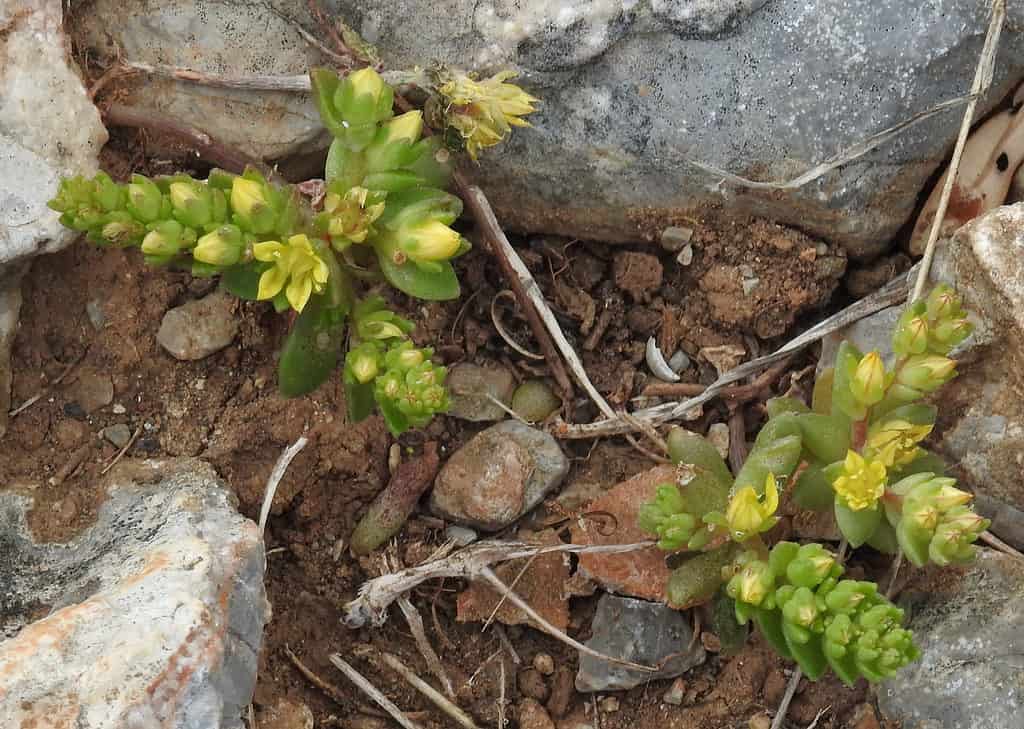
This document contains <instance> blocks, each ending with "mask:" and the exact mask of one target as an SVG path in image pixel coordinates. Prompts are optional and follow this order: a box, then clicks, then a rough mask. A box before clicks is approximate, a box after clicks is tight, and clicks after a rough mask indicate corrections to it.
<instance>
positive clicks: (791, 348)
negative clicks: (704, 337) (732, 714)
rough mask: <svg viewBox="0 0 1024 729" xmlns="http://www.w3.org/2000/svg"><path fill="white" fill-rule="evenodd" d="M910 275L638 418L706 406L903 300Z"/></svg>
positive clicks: (561, 434)
mask: <svg viewBox="0 0 1024 729" xmlns="http://www.w3.org/2000/svg"><path fill="white" fill-rule="evenodd" d="M908 275H909V274H908ZM909 288H910V287H909V284H908V283H907V276H898V277H897V278H895V279H893V280H892V281H890V282H889V283H888V284H886V285H885V286H883V287H882V288H881V289H879V290H878V291H875V292H874V293H872V294H871V295H869V296H865V297H864V298H863V299H861V300H859V301H857V302H855V303H853V304H851V305H850V306H848V307H846V308H845V309H843V310H842V311H840V312H839V313H837V314H833V315H832V316H830V317H829V318H828V319H825V320H824V321H822V322H820V323H818V324H816V325H815V326H813V327H811V328H810V329H808V330H807V331H805V332H804V333H803V334H801V335H799V336H798V337H795V338H794V339H792V340H790V341H789V342H787V343H786V344H784V345H783V346H782V347H780V348H779V349H777V350H776V351H775V352H772V353H771V354H768V355H765V356H764V357H758V358H757V359H753V360H751V361H749V362H744V363H743V364H741V365H740V366H739V367H734V368H733V369H731V370H729V371H728V372H726V373H725V374H723V375H721V376H720V377H719V378H718V379H717V380H715V382H713V383H712V384H711V385H708V387H707V388H706V389H705V390H704V392H702V393H701V394H700V395H697V396H695V397H692V398H690V399H688V400H683V401H682V402H672V403H664V404H662V405H656V406H654V407H650V408H645V409H643V410H637V411H636V412H634V413H633V416H634V417H637V418H641V419H643V420H646V421H647V422H650V423H654V424H661V423H667V422H669V421H672V420H675V419H677V418H680V417H682V416H683V414H684V413H686V412H687V411H689V410H691V409H692V408H695V407H697V406H698V405H703V404H704V403H706V402H708V401H709V400H711V399H712V398H714V397H717V396H718V395H719V394H720V393H721V392H722V391H723V390H724V389H725V388H726V387H727V386H729V385H732V384H733V383H735V382H739V381H740V380H742V379H743V378H744V377H749V376H750V375H753V374H756V373H757V372H760V371H761V370H763V369H764V368H765V367H768V366H769V365H772V364H774V363H776V362H778V361H779V360H781V359H784V358H786V357H788V356H790V355H792V354H793V353H795V352H798V351H799V350H801V349H803V348H804V347H806V346H807V345H809V344H812V343H813V342H816V341H818V340H819V339H821V338H822V337H824V336H825V335H826V334H829V333H831V332H834V331H837V330H839V329H842V328H843V327H845V326H848V325H849V324H852V323H853V322H855V321H859V320H860V319H863V318H864V317H866V316H868V315H870V314H874V313H875V312H876V311H880V310H881V309H884V308H886V307H888V306H892V305H893V304H897V303H899V302H901V301H903V300H904V299H905V298H906V296H907V291H908V290H909ZM633 427H634V426H633V425H631V424H630V423H629V422H627V421H625V420H623V419H622V418H615V419H612V418H607V419H605V420H599V421H597V422H594V423H587V424H584V425H570V424H568V423H566V422H564V421H556V423H555V426H554V428H553V429H552V434H553V435H554V436H555V437H557V438H569V439H571V438H599V437H603V436H609V435H620V434H622V433H626V432H629V431H630V430H632V429H633Z"/></svg>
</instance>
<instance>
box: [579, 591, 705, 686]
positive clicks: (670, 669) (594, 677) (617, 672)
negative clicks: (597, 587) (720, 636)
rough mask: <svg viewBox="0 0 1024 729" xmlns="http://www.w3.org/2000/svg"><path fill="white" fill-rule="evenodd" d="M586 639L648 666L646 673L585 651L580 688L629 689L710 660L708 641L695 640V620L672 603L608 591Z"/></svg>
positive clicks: (608, 653)
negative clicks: (651, 669)
mask: <svg viewBox="0 0 1024 729" xmlns="http://www.w3.org/2000/svg"><path fill="white" fill-rule="evenodd" d="M591 632H592V636H591V638H590V640H588V641H587V642H586V645H587V647H588V648H593V649H594V650H596V651H599V652H601V653H603V654H605V655H606V656H615V657H616V658H623V659H625V660H627V661H632V662H634V663H639V664H641V665H646V666H661V668H660V669H659V670H658V672H657V673H644V672H642V671H635V670H633V669H630V668H625V667H623V666H620V665H617V664H614V663H609V662H608V661H602V660H601V659H599V658H594V657H592V656H589V655H586V654H585V653H580V668H579V671H578V672H577V673H576V690H577V691H625V690H627V689H631V688H633V687H634V686H639V685H640V684H642V683H646V682H647V681H654V680H658V679H662V678H674V677H676V676H679V675H681V674H683V673H685V672H686V671H688V670H690V669H691V668H693V667H694V666H699V665H700V664H701V663H703V662H704V658H705V653H704V646H702V645H701V644H700V642H699V641H693V640H692V639H693V630H692V628H691V627H690V620H689V619H688V618H687V617H686V615H684V614H683V613H681V612H679V611H678V610H673V609H672V608H670V607H668V606H667V605H663V604H661V603H656V602H647V601H645V600H634V599H633V598H629V597H617V596H615V595H602V596H601V599H600V600H599V601H598V603H597V612H595V613H594V622H593V624H592V626H591Z"/></svg>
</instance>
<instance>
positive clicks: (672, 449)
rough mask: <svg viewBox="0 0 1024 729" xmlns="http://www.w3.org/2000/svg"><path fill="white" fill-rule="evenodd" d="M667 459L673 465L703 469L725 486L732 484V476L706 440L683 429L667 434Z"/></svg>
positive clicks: (673, 430)
mask: <svg viewBox="0 0 1024 729" xmlns="http://www.w3.org/2000/svg"><path fill="white" fill-rule="evenodd" d="M667 444H668V457H669V459H670V460H671V461H672V462H673V463H677V464H678V463H686V464H688V465H691V466H696V467H697V468H703V469H705V470H706V471H708V472H709V473H711V474H712V475H713V476H714V477H715V478H716V479H717V480H718V481H719V482H720V483H722V484H724V485H725V489H726V492H728V489H729V486H730V485H731V484H732V474H731V473H730V472H729V467H728V466H726V465H725V461H723V460H722V456H720V455H719V453H718V451H717V450H716V449H715V447H714V446H713V445H711V444H710V443H708V441H707V439H706V438H704V437H702V436H700V435H698V434H697V433H693V432H691V431H689V430H686V429H684V428H672V430H670V431H669V433H668V441H667Z"/></svg>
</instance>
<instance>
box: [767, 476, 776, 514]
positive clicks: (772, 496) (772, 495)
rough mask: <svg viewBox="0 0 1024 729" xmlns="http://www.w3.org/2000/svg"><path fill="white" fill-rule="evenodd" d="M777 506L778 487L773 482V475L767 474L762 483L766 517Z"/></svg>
mask: <svg viewBox="0 0 1024 729" xmlns="http://www.w3.org/2000/svg"><path fill="white" fill-rule="evenodd" d="M778 508H779V488H778V486H777V485H776V484H775V476H774V475H772V474H770V473H769V474H768V478H767V480H765V484H764V515H765V516H766V517H768V516H771V515H772V514H774V513H775V510H776V509H778Z"/></svg>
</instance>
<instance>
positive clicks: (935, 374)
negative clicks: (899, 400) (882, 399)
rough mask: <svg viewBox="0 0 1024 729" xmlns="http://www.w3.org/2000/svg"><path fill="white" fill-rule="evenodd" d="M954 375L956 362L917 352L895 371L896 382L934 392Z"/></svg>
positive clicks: (939, 356)
mask: <svg viewBox="0 0 1024 729" xmlns="http://www.w3.org/2000/svg"><path fill="white" fill-rule="evenodd" d="M955 376H956V362H955V361H954V360H951V359H949V358H948V357H943V356H941V355H937V354H918V355H914V356H912V357H910V358H909V359H907V361H906V363H905V364H904V365H903V367H902V368H901V369H900V370H899V372H897V373H896V382H897V383H898V384H901V385H905V386H907V387H912V388H914V389H915V390H920V391H922V392H934V391H935V390H937V389H939V388H940V387H942V385H944V384H946V383H947V382H948V381H949V380H951V379H953V377H955Z"/></svg>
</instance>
